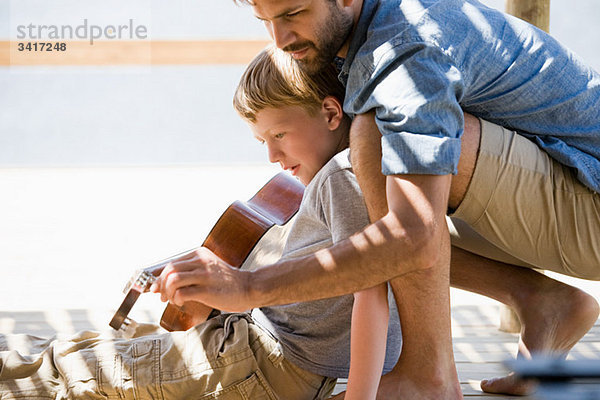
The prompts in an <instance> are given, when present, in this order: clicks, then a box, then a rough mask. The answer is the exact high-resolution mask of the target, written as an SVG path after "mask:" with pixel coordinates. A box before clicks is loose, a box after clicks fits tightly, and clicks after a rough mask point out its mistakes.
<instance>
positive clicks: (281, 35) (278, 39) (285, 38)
mask: <svg viewBox="0 0 600 400" xmlns="http://www.w3.org/2000/svg"><path fill="white" fill-rule="evenodd" d="M270 28H271V29H270V33H271V38H272V39H273V41H274V42H275V46H277V47H278V48H280V49H283V48H285V47H286V46H288V45H290V44H292V43H294V40H295V39H296V35H294V32H293V31H292V30H291V29H290V27H289V26H288V25H287V24H286V23H285V22H283V21H273V22H271V27H270Z"/></svg>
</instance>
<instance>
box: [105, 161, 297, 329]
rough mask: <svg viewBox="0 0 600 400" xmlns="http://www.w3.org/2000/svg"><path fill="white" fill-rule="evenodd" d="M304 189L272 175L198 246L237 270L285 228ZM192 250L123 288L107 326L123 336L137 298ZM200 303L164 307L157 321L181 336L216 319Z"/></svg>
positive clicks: (161, 263)
mask: <svg viewBox="0 0 600 400" xmlns="http://www.w3.org/2000/svg"><path fill="white" fill-rule="evenodd" d="M303 193H304V186H303V185H302V184H301V183H300V182H299V181H297V180H296V179H295V178H293V177H291V176H290V175H288V174H287V173H284V172H281V173H279V174H277V175H275V176H274V177H273V178H272V179H271V180H270V181H269V182H267V183H266V184H265V185H264V186H263V187H262V189H260V190H259V191H258V192H257V193H256V194H255V195H254V196H253V197H252V198H251V199H250V200H248V201H246V202H243V201H235V202H234V203H233V204H231V205H230V206H229V207H228V208H227V209H226V210H225V212H224V213H223V214H222V215H221V217H220V218H219V219H218V221H217V223H216V224H215V226H214V227H213V228H212V230H211V231H210V233H209V234H208V236H207V237H206V239H205V240H204V243H202V246H203V247H206V248H208V249H209V250H211V251H212V252H213V253H215V254H216V255H217V256H218V257H220V258H221V259H223V260H224V261H225V262H227V263H228V264H229V265H231V266H233V267H237V268H239V267H240V266H241V265H242V264H243V263H244V261H245V260H246V258H247V257H248V255H249V254H250V253H251V252H252V250H253V249H254V247H255V246H256V245H257V243H258V242H259V241H260V239H261V238H262V237H263V235H264V234H265V233H266V232H267V231H268V230H269V229H271V228H272V227H273V226H274V225H285V224H286V223H287V222H288V221H289V220H290V219H291V218H292V217H293V216H294V214H296V212H297V211H298V208H299V207H300V202H301V200H302V195H303ZM195 250H196V249H192V250H189V251H186V252H183V253H180V254H177V255H175V256H172V257H169V258H167V259H165V260H162V261H159V262H157V263H155V264H152V265H151V266H149V267H146V268H143V269H141V270H139V271H138V272H137V273H136V274H135V275H134V276H133V277H132V279H130V280H129V282H128V284H127V286H126V287H125V290H124V293H125V294H126V295H125V299H124V300H123V302H122V303H121V306H120V307H119V309H118V310H117V312H116V313H115V315H114V317H113V318H112V320H111V321H110V323H109V325H110V326H111V327H112V328H114V329H116V330H123V331H125V332H127V329H128V327H130V326H131V324H132V323H134V322H133V321H132V320H131V319H129V318H128V317H127V315H128V314H129V312H130V311H131V309H132V308H133V306H134V304H135V302H136V301H137V299H138V298H139V296H140V295H141V294H142V293H145V292H148V291H149V289H150V286H151V285H152V283H153V282H154V281H155V280H156V277H158V276H159V275H160V274H161V272H162V270H163V269H164V268H165V266H166V265H167V264H168V263H169V262H171V261H173V260H176V259H178V258H180V257H182V256H183V255H185V254H189V253H191V252H194V251H195ZM218 313H219V311H218V310H214V309H212V308H211V307H208V306H206V305H204V304H202V303H198V302H191V301H190V302H186V303H185V304H184V305H183V306H182V307H178V306H176V305H174V304H171V303H169V304H168V305H167V306H166V308H165V311H164V312H163V315H162V317H161V320H160V325H161V326H162V327H163V328H165V329H166V330H168V331H182V330H188V329H189V328H191V327H193V326H195V325H197V324H199V323H201V322H204V321H206V320H207V319H208V318H210V317H211V316H213V315H216V314H218Z"/></svg>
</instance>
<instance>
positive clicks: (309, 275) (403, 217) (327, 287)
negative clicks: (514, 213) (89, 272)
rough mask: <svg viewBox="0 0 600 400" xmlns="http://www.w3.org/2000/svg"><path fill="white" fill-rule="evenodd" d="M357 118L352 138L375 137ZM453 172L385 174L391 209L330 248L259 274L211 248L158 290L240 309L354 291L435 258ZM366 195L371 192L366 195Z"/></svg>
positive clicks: (176, 267) (173, 268) (169, 270)
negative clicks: (233, 265)
mask: <svg viewBox="0 0 600 400" xmlns="http://www.w3.org/2000/svg"><path fill="white" fill-rule="evenodd" d="M361 120H362V119H361V118H359V119H358V120H356V121H355V122H354V123H353V125H352V128H351V132H352V133H351V134H352V137H355V136H359V137H360V136H361V135H362V134H372V130H371V131H368V132H364V133H363V132H361V130H363V129H367V130H369V129H372V123H371V125H370V126H369V125H363V124H361V123H360V121H361ZM449 187H450V176H436V175H399V176H388V177H387V178H386V188H387V192H386V197H387V203H388V205H389V211H388V212H387V213H386V214H385V215H384V216H383V217H382V218H380V219H378V220H377V221H375V222H374V223H373V224H371V225H369V226H367V227H366V228H365V229H364V230H363V231H362V232H359V233H357V234H355V235H353V236H352V237H350V238H349V239H347V240H344V241H342V242H340V243H338V244H336V245H335V246H332V247H331V248H329V249H326V250H321V251H319V252H317V253H314V254H311V255H308V256H305V257H301V258H295V259H288V260H285V261H280V262H278V263H276V264H273V265H271V266H268V267H265V268H262V269H259V270H256V271H252V272H249V271H239V270H235V269H233V268H231V267H229V266H228V265H227V264H225V263H224V262H223V261H222V260H220V259H218V258H217V257H216V256H214V255H213V254H212V253H210V251H208V250H207V249H202V250H201V251H199V252H198V254H196V255H195V256H194V257H192V258H189V259H187V260H183V261H180V262H175V263H173V264H171V265H169V266H167V267H166V268H165V270H164V271H163V274H162V275H161V278H160V279H159V281H158V282H157V284H156V286H155V287H154V289H153V290H154V291H160V292H161V294H162V298H163V300H170V301H172V302H174V303H176V304H182V303H183V302H184V301H188V300H195V301H200V302H203V303H205V304H208V305H210V306H212V307H215V308H219V309H223V310H229V311H242V310H247V309H249V308H253V307H259V306H265V305H274V304H287V303H293V302H299V301H310V300H315V299H321V298H327V297H333V296H338V295H342V294H348V293H353V292H357V291H360V290H363V289H366V288H369V287H373V286H375V285H377V284H380V283H383V282H386V281H389V280H390V279H392V278H394V277H396V276H399V275H403V274H406V273H409V272H413V271H417V270H423V269H429V268H431V267H432V266H434V265H435V264H436V263H437V262H438V257H439V256H440V254H441V253H440V249H441V246H442V238H443V235H444V233H445V234H446V235H447V231H446V223H445V214H446V209H447V205H448V192H449ZM365 196H368V194H366V193H365Z"/></svg>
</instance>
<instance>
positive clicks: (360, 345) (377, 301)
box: [344, 283, 389, 400]
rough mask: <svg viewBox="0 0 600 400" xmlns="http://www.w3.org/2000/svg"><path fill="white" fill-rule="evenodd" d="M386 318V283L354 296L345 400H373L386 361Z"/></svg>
mask: <svg viewBox="0 0 600 400" xmlns="http://www.w3.org/2000/svg"><path fill="white" fill-rule="evenodd" d="M388 317H389V308H388V301H387V284H385V283H384V284H381V285H378V286H375V287H372V288H370V289H366V290H363V291H361V292H357V293H355V294H354V307H353V308H352V328H351V334H350V335H351V336H350V341H351V348H350V375H349V377H348V388H347V390H346V395H345V397H344V399H345V400H368V399H373V400H374V399H375V398H376V396H377V388H378V386H379V380H380V378H381V373H382V371H383V363H384V361H385V348H386V342H387V331H388Z"/></svg>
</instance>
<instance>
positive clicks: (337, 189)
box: [252, 150, 402, 378]
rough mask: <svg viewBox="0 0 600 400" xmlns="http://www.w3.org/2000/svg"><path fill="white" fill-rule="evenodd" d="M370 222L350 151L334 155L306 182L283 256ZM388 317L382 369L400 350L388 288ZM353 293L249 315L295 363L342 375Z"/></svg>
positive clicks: (347, 357) (306, 250) (305, 251)
mask: <svg viewBox="0 0 600 400" xmlns="http://www.w3.org/2000/svg"><path fill="white" fill-rule="evenodd" d="M368 223H369V217H368V215H367V209H366V206H365V203H364V199H363V196H362V193H361V191H360V188H359V186H358V182H357V181H356V177H355V176H354V174H353V172H352V168H351V166H350V161H349V151H348V150H344V151H342V152H340V153H338V154H337V155H336V156H335V157H333V158H332V159H331V160H330V161H329V162H328V163H327V164H326V165H325V166H324V167H323V168H321V170H320V171H319V172H318V173H317V174H316V175H315V177H314V178H313V180H312V181H311V182H310V183H309V185H308V186H307V187H306V190H305V192H304V197H303V199H302V204H301V205H300V209H299V211H298V214H297V215H296V220H295V222H294V224H293V226H292V228H291V230H290V233H289V236H288V239H287V243H286V246H285V248H284V250H283V258H293V257H298V256H303V255H307V254H311V253H314V252H315V251H318V250H320V249H325V248H328V247H330V246H332V245H333V244H335V243H337V242H339V241H342V240H344V239H346V238H348V237H350V236H351V235H352V234H354V233H356V232H358V231H360V230H362V229H363V228H364V227H365V226H366V225H367V224H368ZM388 299H389V304H390V320H389V324H388V339H387V347H386V358H385V365H384V373H386V372H389V371H390V370H391V369H392V368H393V367H394V365H395V364H396V362H397V361H398V357H399V356H400V349H401V344H402V338H401V331H400V322H399V318H398V311H397V309H396V303H395V302H394V299H393V296H392V291H391V290H389V288H388ZM353 301H354V296H353V295H352V294H350V295H345V296H340V297H334V298H331V299H323V300H316V301H310V302H304V303H294V304H288V305H284V306H274V307H263V308H260V309H255V310H253V312H252V317H253V318H254V320H255V321H256V322H257V323H258V324H259V325H260V326H262V327H263V328H264V329H266V330H267V331H269V332H270V333H271V334H272V335H273V336H274V337H275V338H276V339H277V340H278V341H279V343H280V344H281V346H282V350H283V354H284V356H285V357H286V358H287V359H288V360H289V361H291V362H293V363H294V364H296V365H298V366H299V367H301V368H304V369H306V370H308V371H311V372H313V373H316V374H320V375H323V376H329V377H334V378H346V377H347V376H348V372H349V369H350V324H351V316H352V304H353Z"/></svg>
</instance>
